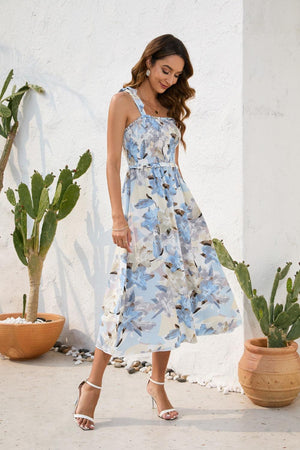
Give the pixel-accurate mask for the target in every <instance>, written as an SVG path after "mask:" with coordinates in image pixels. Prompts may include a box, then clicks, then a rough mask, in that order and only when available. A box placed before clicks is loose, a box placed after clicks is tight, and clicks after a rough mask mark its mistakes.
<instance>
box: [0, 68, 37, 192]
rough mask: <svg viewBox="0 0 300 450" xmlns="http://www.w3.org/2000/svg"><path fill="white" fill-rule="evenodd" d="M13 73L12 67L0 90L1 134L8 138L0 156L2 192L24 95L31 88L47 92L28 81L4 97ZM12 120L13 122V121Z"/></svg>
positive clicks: (14, 87)
mask: <svg viewBox="0 0 300 450" xmlns="http://www.w3.org/2000/svg"><path fill="white" fill-rule="evenodd" d="M13 75H14V71H13V69H11V70H10V72H9V74H8V75H7V77H6V80H5V81H4V84H3V87H2V89H1V92H0V118H1V124H0V135H1V136H3V137H4V138H5V139H6V141H5V145H4V149H3V152H2V155H1V158H0V192H1V190H2V187H3V177H4V170H5V167H6V164H7V161H8V158H9V155H10V152H11V148H12V145H13V142H14V139H15V137H16V133H17V130H18V126H19V122H18V110H19V106H20V102H21V100H22V97H23V95H24V94H25V93H26V92H27V91H29V90H30V89H33V90H34V91H36V92H39V93H43V92H45V91H44V89H43V88H42V87H40V86H37V85H36V84H29V83H27V82H26V84H25V85H24V86H22V87H21V88H20V89H19V90H16V89H17V88H16V85H14V86H13V88H12V92H11V94H10V95H9V96H7V97H5V98H4V94H5V92H6V90H7V88H8V86H9V83H10V82H11V80H12V78H13ZM12 120H13V124H12V123H11V122H12Z"/></svg>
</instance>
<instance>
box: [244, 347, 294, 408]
mask: <svg viewBox="0 0 300 450" xmlns="http://www.w3.org/2000/svg"><path fill="white" fill-rule="evenodd" d="M297 348H298V344H297V343H296V342H295V341H292V342H288V346H287V347H278V348H271V347H267V338H256V339H248V340H246V341H245V345H244V353H243V356H242V358H241V359H240V361H239V365H238V377H239V382H240V384H241V386H242V387H243V389H244V392H245V394H246V395H247V397H248V398H249V399H250V400H251V401H252V402H253V403H255V404H256V405H259V406H266V407H269V408H276V407H281V406H287V405H289V404H290V403H292V401H293V400H294V399H295V398H296V397H297V395H298V393H299V392H300V357H299V354H298V352H297Z"/></svg>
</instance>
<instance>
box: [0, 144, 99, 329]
mask: <svg viewBox="0 0 300 450" xmlns="http://www.w3.org/2000/svg"><path fill="white" fill-rule="evenodd" d="M91 162H92V155H91V153H90V151H89V150H87V151H86V152H85V153H84V154H83V155H82V156H81V157H80V159H79V162H78V164H77V168H76V169H74V170H70V169H69V168H68V166H66V167H65V168H64V169H62V170H61V171H60V175H59V177H58V180H57V184H56V189H55V193H54V196H53V199H52V201H50V199H49V186H51V184H52V183H53V181H54V178H55V175H53V173H50V174H48V175H46V176H45V178H43V177H42V175H41V174H40V173H39V172H37V171H34V174H33V175H32V177H31V190H29V187H28V186H27V185H26V184H25V183H20V184H19V186H18V189H17V193H18V199H16V195H15V193H14V191H13V190H12V189H11V188H8V189H7V191H6V196H7V199H8V201H9V202H10V203H11V205H12V206H13V207H14V209H13V210H12V213H13V214H14V218H15V230H14V232H13V243H14V247H15V250H16V252H17V255H18V257H19V259H20V261H21V262H22V263H23V264H24V265H26V266H27V268H28V273H29V281H30V294H29V300H28V302H27V315H26V319H27V320H28V321H30V322H34V321H35V320H36V317H37V310H38V299H39V287H40V281H41V275H42V269H43V264H44V260H45V258H46V255H47V253H48V250H49V248H50V246H51V244H52V242H53V239H54V237H55V233H56V228H57V224H58V222H59V221H60V220H62V219H64V218H65V217H66V216H67V215H69V214H70V212H71V211H72V210H73V208H74V207H75V205H76V203H77V201H78V198H79V195H80V188H79V186H78V184H77V182H76V181H74V180H75V179H77V178H79V177H80V176H82V175H83V174H84V173H85V172H86V171H87V170H88V168H89V166H90V164H91ZM27 216H29V217H31V219H33V225H32V231H31V234H30V237H28V232H27V222H28V221H27Z"/></svg>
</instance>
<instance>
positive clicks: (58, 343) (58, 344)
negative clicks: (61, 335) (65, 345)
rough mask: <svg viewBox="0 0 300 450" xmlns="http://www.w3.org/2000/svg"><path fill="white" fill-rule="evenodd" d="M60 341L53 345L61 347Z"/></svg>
mask: <svg viewBox="0 0 300 450" xmlns="http://www.w3.org/2000/svg"><path fill="white" fill-rule="evenodd" d="M61 346H62V343H61V342H60V341H56V342H55V344H54V345H53V347H61Z"/></svg>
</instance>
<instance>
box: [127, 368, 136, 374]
mask: <svg viewBox="0 0 300 450" xmlns="http://www.w3.org/2000/svg"><path fill="white" fill-rule="evenodd" d="M127 372H128V373H129V374H132V373H136V370H135V367H129V369H127Z"/></svg>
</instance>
